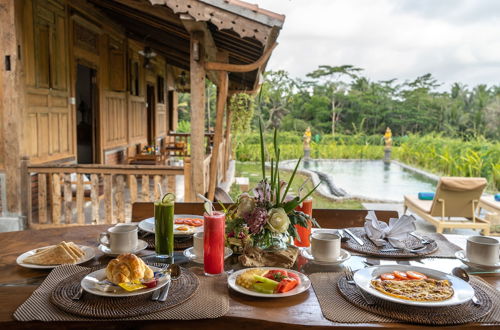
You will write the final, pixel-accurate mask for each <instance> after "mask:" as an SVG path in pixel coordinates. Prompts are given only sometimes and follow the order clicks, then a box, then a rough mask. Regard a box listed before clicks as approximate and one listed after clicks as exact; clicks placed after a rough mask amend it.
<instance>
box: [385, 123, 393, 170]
mask: <svg viewBox="0 0 500 330" xmlns="http://www.w3.org/2000/svg"><path fill="white" fill-rule="evenodd" d="M384 141H385V147H384V163H385V164H389V163H390V162H391V153H392V132H391V129H390V128H389V127H387V129H386V130H385V134H384Z"/></svg>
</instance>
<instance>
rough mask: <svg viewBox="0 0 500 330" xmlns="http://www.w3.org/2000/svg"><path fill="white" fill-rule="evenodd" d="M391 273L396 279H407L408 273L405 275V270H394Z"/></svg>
mask: <svg viewBox="0 0 500 330" xmlns="http://www.w3.org/2000/svg"><path fill="white" fill-rule="evenodd" d="M392 273H393V274H394V276H396V278H397V279H398V280H407V279H408V275H406V273H405V272H400V271H399V270H395V271H393V272H392Z"/></svg>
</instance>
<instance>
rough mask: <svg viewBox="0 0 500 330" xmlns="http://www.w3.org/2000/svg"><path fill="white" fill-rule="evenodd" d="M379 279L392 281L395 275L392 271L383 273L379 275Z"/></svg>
mask: <svg viewBox="0 0 500 330" xmlns="http://www.w3.org/2000/svg"><path fill="white" fill-rule="evenodd" d="M380 279H381V280H384V281H394V280H397V278H396V276H395V275H394V274H393V273H385V274H382V275H380Z"/></svg>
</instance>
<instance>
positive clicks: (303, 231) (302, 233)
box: [294, 197, 313, 247]
mask: <svg viewBox="0 0 500 330" xmlns="http://www.w3.org/2000/svg"><path fill="white" fill-rule="evenodd" d="M295 210H297V211H301V212H303V213H305V214H307V215H309V216H310V217H312V210H313V199H312V197H308V198H306V199H305V200H304V201H303V202H302V205H299V206H297V207H296V208H295ZM311 227H312V223H311V220H307V228H306V227H302V226H299V225H295V229H297V233H298V234H299V237H300V241H299V240H298V239H297V238H295V239H294V244H295V246H300V247H309V245H311V242H310V241H309V236H311Z"/></svg>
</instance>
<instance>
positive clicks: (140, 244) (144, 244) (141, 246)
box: [98, 239, 148, 257]
mask: <svg viewBox="0 0 500 330" xmlns="http://www.w3.org/2000/svg"><path fill="white" fill-rule="evenodd" d="M147 247H148V242H146V241H143V240H142V239H140V240H137V246H136V247H135V249H133V250H132V251H130V252H129V253H137V252H139V251H142V250H144V249H145V248H147ZM98 249H99V251H101V252H102V253H104V254H107V255H108V256H113V257H116V256H119V255H120V254H122V253H123V252H122V253H116V252H113V251H111V249H110V248H108V247H107V246H105V245H102V244H101V245H99V247H98Z"/></svg>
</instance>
